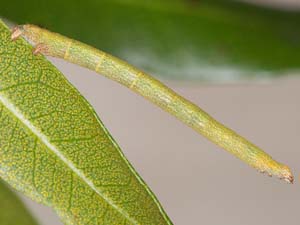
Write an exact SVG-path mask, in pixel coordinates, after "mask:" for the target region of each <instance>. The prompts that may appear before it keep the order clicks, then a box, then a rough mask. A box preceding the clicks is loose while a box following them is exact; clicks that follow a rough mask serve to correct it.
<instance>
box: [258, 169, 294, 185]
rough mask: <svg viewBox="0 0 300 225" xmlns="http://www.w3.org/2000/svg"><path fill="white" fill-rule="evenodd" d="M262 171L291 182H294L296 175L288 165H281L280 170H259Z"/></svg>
mask: <svg viewBox="0 0 300 225" xmlns="http://www.w3.org/2000/svg"><path fill="white" fill-rule="evenodd" d="M259 172H260V173H263V174H267V175H268V176H269V177H273V176H274V177H278V178H279V179H280V180H284V181H286V182H287V183H289V184H293V183H294V176H293V174H292V172H291V170H290V168H289V167H287V166H281V167H280V170H279V172H275V173H274V171H269V170H259Z"/></svg>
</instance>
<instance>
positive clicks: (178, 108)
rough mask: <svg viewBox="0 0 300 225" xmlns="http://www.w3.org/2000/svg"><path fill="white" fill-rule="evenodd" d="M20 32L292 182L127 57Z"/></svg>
mask: <svg viewBox="0 0 300 225" xmlns="http://www.w3.org/2000/svg"><path fill="white" fill-rule="evenodd" d="M19 36H22V37H24V38H25V39H26V40H27V41H29V42H30V43H31V44H32V45H33V46H35V49H34V54H37V53H42V54H44V55H49V56H53V57H58V58H63V59H65V60H67V61H69V62H71V63H75V64H78V65H80V66H83V67H86V68H88V69H91V70H94V71H96V72H97V73H99V74H101V75H104V76H106V77H107V78H109V79H112V80H115V81H117V82H118V83H120V84H123V85H124V86H126V87H128V88H129V89H131V90H133V91H134V92H136V93H138V94H140V95H142V96H143V97H145V98H146V99H148V100H150V101H151V102H153V103H154V104H156V105H158V106H159V107H160V108H162V109H164V110H165V111H167V112H169V113H170V114H172V115H174V116H175V117H177V118H178V119H179V120H181V121H182V122H183V123H185V124H187V125H188V126H190V127H192V128H193V129H194V130H196V131H197V132H199V133H200V134H202V135H203V136H205V137H206V138H208V139H209V140H211V141H212V142H214V143H215V144H217V145H219V146H220V147H222V148H224V149H225V150H227V151H228V152H230V153H232V154H233V155H235V156H236V157H238V158H240V159H241V160H243V161H244V162H246V163H248V164H249V165H250V166H252V167H254V168H255V169H257V170H259V171H260V172H263V173H264V172H266V173H268V174H269V175H270V176H273V175H274V176H277V177H279V178H280V179H284V180H285V181H287V182H289V183H292V182H293V175H292V173H291V171H290V169H289V168H288V167H287V166H285V165H283V164H281V163H278V162H276V161H275V160H273V159H272V158H271V157H270V156H269V155H268V154H266V153H265V152H264V151H263V150H261V149H260V148H259V147H257V146H255V145H253V144H252V143H250V142H249V141H247V140H246V139H245V138H243V137H241V136H240V135H238V134H237V133H235V132H234V131H232V130H231V129H229V128H227V127H225V126H224V125H223V124H221V123H219V122H218V121H216V120H215V119H214V118H212V117H211V116H210V115H209V114H207V113H206V112H205V111H203V110H202V109H200V108H199V107H198V106H196V105H195V104H193V103H192V102H190V101H188V100H187V99H185V98H183V97H182V96H180V95H178V94H177V93H175V92H174V91H173V90H171V89H170V88H168V87H167V86H165V85H164V84H162V83H161V82H160V81H158V80H157V79H155V78H153V77H151V76H150V75H148V74H146V73H144V72H143V71H141V70H139V69H137V68H135V67H133V66H131V65H129V64H128V63H126V62H125V61H122V60H120V59H118V58H116V57H114V56H111V55H109V54H107V53H105V52H103V51H100V50H98V49H95V48H93V47H91V46H88V45H86V44H83V43H81V42H79V41H76V40H73V39H70V38H67V37H64V36H62V35H60V34H57V33H53V32H50V31H48V30H45V29H42V28H39V27H37V26H34V25H23V26H18V27H16V28H15V29H14V31H13V33H12V39H13V40H14V39H16V38H18V37H19Z"/></svg>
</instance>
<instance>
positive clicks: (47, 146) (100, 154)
mask: <svg viewBox="0 0 300 225" xmlns="http://www.w3.org/2000/svg"><path fill="white" fill-rule="evenodd" d="M0 111H1V113H0V123H1V126H0V146H1V148H0V176H1V177H2V178H3V179H4V180H6V181H7V182H8V183H9V184H11V185H12V186H13V187H14V188H16V189H17V190H19V191H21V192H23V193H24V194H26V195H27V196H29V197H31V198H32V199H34V200H35V201H37V202H40V203H42V204H45V205H48V206H51V207H53V208H54V209H55V211H56V212H57V213H58V214H59V216H60V217H61V218H62V220H63V221H64V222H65V223H66V224H118V225H120V224H171V222H170V221H169V219H168V217H167V215H166V214H165V213H164V211H163V209H162V208H161V206H160V204H159V202H158V200H157V199H156V198H155V196H154V195H153V193H152V192H151V191H150V190H149V188H148V187H147V186H146V184H145V183H144V182H143V181H142V179H141V178H140V177H139V176H138V175H137V173H136V172H135V170H134V169H133V168H132V166H131V165H130V163H129V162H128V161H127V159H126V158H125V156H124V155H123V153H122V152H121V150H120V148H119V147H118V145H117V144H116V142H115V141H114V140H113V139H112V137H111V136H110V134H109V133H108V131H107V130H106V128H105V127H104V125H103V124H102V122H101V121H100V120H99V118H98V117H97V115H96V113H95V112H94V110H93V109H92V107H91V106H90V105H89V104H88V103H87V101H86V100H85V99H84V98H83V97H82V96H81V95H80V94H79V93H78V91H77V90H76V89H75V88H74V87H73V86H72V85H71V84H70V83H69V82H68V81H67V80H66V79H65V77H64V76H63V75H62V74H61V73H60V72H59V71H58V70H57V69H56V68H55V67H54V66H52V65H51V64H50V63H49V62H48V61H47V60H46V59H45V58H44V57H43V56H41V55H39V56H35V55H33V54H32V49H31V47H30V46H29V44H27V43H26V42H25V41H23V40H22V39H19V40H17V41H16V42H12V41H11V38H10V32H9V30H8V29H7V28H6V27H5V25H4V24H3V23H0Z"/></svg>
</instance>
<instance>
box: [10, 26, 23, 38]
mask: <svg viewBox="0 0 300 225" xmlns="http://www.w3.org/2000/svg"><path fill="white" fill-rule="evenodd" d="M22 33H23V32H22V30H21V29H20V27H19V26H16V27H14V28H13V29H12V31H11V36H10V37H11V40H13V41H15V40H17V39H18V38H19V37H20V36H21V35H22Z"/></svg>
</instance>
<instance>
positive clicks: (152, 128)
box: [21, 0, 300, 225]
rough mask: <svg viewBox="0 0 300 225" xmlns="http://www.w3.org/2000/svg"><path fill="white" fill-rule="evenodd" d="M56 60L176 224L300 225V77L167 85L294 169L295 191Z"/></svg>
mask: <svg viewBox="0 0 300 225" xmlns="http://www.w3.org/2000/svg"><path fill="white" fill-rule="evenodd" d="M249 1H250V0H249ZM252 2H253V1H252ZM256 2H258V3H259V4H267V5H271V6H275V7H278V8H281V9H288V10H298V9H299V8H300V1H298V0H289V1H288V0H285V1H280V0H256ZM250 19H251V18H250ZM299 25H300V24H299ZM50 60H51V61H52V62H53V63H54V64H55V65H56V66H57V67H58V68H59V70H61V71H62V72H63V73H64V74H65V75H66V76H67V78H68V79H69V80H70V81H71V83H72V84H73V85H75V86H76V87H77V88H78V89H79V91H80V92H81V93H82V94H83V96H84V97H85V98H87V100H88V101H89V102H90V103H91V104H92V106H93V107H94V108H95V110H96V112H97V113H98V115H99V116H100V118H101V119H102V121H103V122H104V124H105V125H106V127H107V128H108V130H109V131H110V133H111V134H112V135H113V137H114V139H115V140H116V141H117V143H118V144H119V145H120V147H121V149H122V150H123V151H124V152H125V155H126V156H127V158H128V159H129V161H130V162H131V163H132V164H133V166H134V167H135V168H136V170H137V171H138V172H139V174H140V175H141V176H142V177H143V178H144V180H145V181H146V182H147V184H148V185H149V186H150V187H151V189H152V190H153V191H154V193H155V194H156V196H157V197H158V199H159V200H160V202H161V203H162V205H163V207H164V209H165V210H166V212H167V213H168V215H169V216H170V218H171V220H172V221H173V222H174V224H178V225H180V224H182V225H185V224H195V225H198V224H206V225H219V224H224V225H241V224H242V225H253V224H257V225H283V224H290V225H298V224H299V221H300V218H299V212H298V211H299V207H300V188H299V187H300V186H299V179H298V173H299V171H300V150H299V127H300V117H299V111H300V104H299V95H300V88H299V86H300V77H298V76H297V75H300V73H299V72H289V73H287V74H285V75H287V76H285V77H282V78H277V79H272V80H267V81H266V80H260V81H258V82H252V81H251V82H249V81H242V82H239V83H238V84H236V83H235V82H228V83H227V84H207V83H205V84H203V83H201V82H193V81H174V80H171V79H168V78H161V80H163V81H164V82H165V83H166V84H167V85H168V86H170V87H171V88H172V89H174V90H175V91H177V92H178V93H179V94H181V95H183V96H184V97H186V98H187V99H189V100H191V101H192V102H194V103H196V104H197V105H199V106H200V107H201V108H203V109H204V110H205V111H207V112H208V113H209V114H211V115H212V116H213V117H214V118H216V119H217V120H219V121H220V122H222V123H224V124H225V125H227V126H229V127H230V128H232V129H233V130H235V131H237V132H238V133H239V134H241V135H242V136H244V137H246V138H247V139H249V140H250V141H252V142H254V143H255V144H256V145H258V146H260V147H261V148H262V149H264V150H265V151H266V152H267V153H269V154H270V155H272V156H273V157H274V158H275V159H277V160H278V161H280V162H282V163H285V164H287V165H289V166H290V168H292V171H293V173H294V175H295V184H294V185H289V184H286V183H284V182H283V181H279V180H277V179H276V178H268V177H267V176H266V175H261V174H259V173H258V172H256V171H255V170H253V169H252V168H250V167H248V166H247V165H245V164H244V163H243V162H241V161H239V160H238V159H236V158H235V157H233V156H232V155H230V154H228V153H227V152H225V151H224V150H222V149H220V148H219V147H217V146H215V145H214V144H212V143H211V142H209V141H208V140H206V139H205V138H203V137H202V136H200V135H199V134H197V133H196V132H194V131H193V130H192V129H190V128H188V127H186V126H185V125H184V124H182V123H181V122H180V121H178V120H176V119H175V118H173V117H172V116H170V115H168V114H167V113H166V112H164V111H162V110H161V109H159V108H157V107H156V106H154V105H153V104H151V103H149V102H148V101H146V100H144V99H143V98H142V97H140V96H137V95H136V94H135V93H133V92H131V91H130V90H128V89H126V88H124V87H122V86H121V85H119V84H117V83H115V82H113V81H110V80H108V79H106V78H104V77H101V76H99V75H97V74H96V73H94V72H91V71H88V70H86V69H83V68H80V67H78V66H75V65H71V64H69V63H66V62H63V61H62V60H58V59H53V58H50ZM120 112H122V114H120ZM21 198H22V199H23V201H24V202H25V204H26V205H27V206H29V209H30V211H31V212H33V215H34V216H35V217H36V218H37V220H38V221H39V222H40V223H41V224H43V225H59V224H62V223H61V222H60V221H59V219H58V217H57V216H56V215H55V214H54V213H53V212H52V211H51V209H49V208H46V207H44V206H41V205H38V204H36V203H34V202H32V201H31V200H29V199H27V198H26V197H24V196H21Z"/></svg>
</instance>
